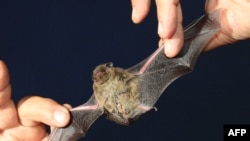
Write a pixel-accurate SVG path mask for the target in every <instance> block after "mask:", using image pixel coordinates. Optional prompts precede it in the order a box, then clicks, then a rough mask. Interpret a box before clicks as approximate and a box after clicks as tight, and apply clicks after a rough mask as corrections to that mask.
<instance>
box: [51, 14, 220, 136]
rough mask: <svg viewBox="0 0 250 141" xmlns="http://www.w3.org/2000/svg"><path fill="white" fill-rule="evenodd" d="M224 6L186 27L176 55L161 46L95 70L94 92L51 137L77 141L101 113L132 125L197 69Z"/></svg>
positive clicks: (216, 29)
mask: <svg viewBox="0 0 250 141" xmlns="http://www.w3.org/2000/svg"><path fill="white" fill-rule="evenodd" d="M219 20H220V10H217V11H214V12H212V13H210V14H207V15H204V16H202V17H201V18H199V19H198V20H196V21H194V22H193V23H192V24H190V25H189V26H187V27H186V28H185V29H184V46H183V49H182V50H181V52H180V53H179V54H178V55H177V56H176V57H175V58H168V57H166V56H165V54H164V47H163V46H161V47H159V48H158V49H157V50H156V51H155V52H154V53H153V54H152V55H151V56H149V57H148V58H147V59H145V60H144V61H142V62H140V63H139V64H137V65H135V66H133V67H131V68H129V69H122V68H117V67H113V64H112V63H106V64H102V65H99V66H97V67H96V68H95V70H94V71H93V82H94V83H93V90H94V94H93V95H92V96H91V98H90V99H89V100H88V101H87V102H86V103H85V104H83V105H80V106H78V107H75V108H73V109H71V110H70V112H71V116H72V118H71V122H70V124H69V125H68V126H67V127H64V128H55V129H54V130H53V131H52V133H51V134H50V136H49V141H75V140H77V139H79V138H81V137H84V136H85V135H86V132H87V130H88V129H89V127H90V126H91V125H92V123H93V122H94V121H95V120H96V119H97V118H99V117H100V116H101V115H103V114H106V115H107V118H108V119H110V120H112V121H115V122H117V123H119V124H123V125H129V124H131V123H132V122H133V121H135V120H136V119H138V117H139V116H140V115H141V114H143V113H145V112H147V111H149V110H151V109H153V108H154V104H155V103H156V102H157V100H158V99H159V97H160V95H161V94H162V93H163V91H164V90H165V89H166V88H167V86H169V85H170V84H171V83H172V82H173V81H174V80H176V79H177V78H178V77H180V76H182V75H184V74H187V73H189V72H191V71H192V70H193V67H194V65H195V62H196V60H197V58H198V56H199V54H200V53H201V51H202V50H203V48H204V47H205V46H206V45H207V43H208V42H209V41H210V40H211V39H212V38H213V37H214V36H215V35H216V33H217V32H218V31H219V30H220V24H219Z"/></svg>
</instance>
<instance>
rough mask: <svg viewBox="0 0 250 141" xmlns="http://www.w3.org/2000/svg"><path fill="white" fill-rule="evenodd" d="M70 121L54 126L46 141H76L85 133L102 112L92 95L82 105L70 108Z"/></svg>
mask: <svg viewBox="0 0 250 141" xmlns="http://www.w3.org/2000/svg"><path fill="white" fill-rule="evenodd" d="M70 113H71V116H72V117H71V122H70V123H69V125H68V126H66V127H63V128H55V129H54V130H53V131H52V133H51V134H50V136H49V139H48V141H76V140H77V139H79V138H82V137H84V136H85V135H86V132H87V130H88V129H89V127H90V126H91V125H92V124H93V122H94V121H95V120H96V119H97V118H98V117H100V116H101V115H102V114H103V113H104V112H103V109H100V108H99V107H98V105H97V104H96V101H95V97H94V96H93V95H92V97H91V98H90V99H89V100H88V101H87V102H86V103H85V104H83V105H80V106H78V107H75V108H73V109H71V110H70Z"/></svg>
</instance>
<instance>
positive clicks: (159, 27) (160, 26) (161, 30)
mask: <svg viewBox="0 0 250 141" xmlns="http://www.w3.org/2000/svg"><path fill="white" fill-rule="evenodd" d="M158 34H159V36H161V35H162V34H163V25H162V23H161V22H159V23H158Z"/></svg>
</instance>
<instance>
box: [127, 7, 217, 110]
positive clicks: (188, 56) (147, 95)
mask: <svg viewBox="0 0 250 141" xmlns="http://www.w3.org/2000/svg"><path fill="white" fill-rule="evenodd" d="M219 20H220V10H216V11H214V12H212V13H210V14H207V15H204V16H202V17H201V18H199V19H198V20H196V21H194V22H193V23H192V24H190V25H189V26H187V27H186V28H185V29H184V46H183V49H182V50H181V52H180V53H179V55H177V57H175V58H168V57H166V56H165V54H164V48H163V46H162V47H160V48H158V49H157V50H156V51H155V52H154V53H153V54H152V55H151V56H150V57H148V58H147V59H145V60H144V61H142V62H141V63H139V64H137V65H135V66H133V67H131V68H129V69H128V71H129V72H132V73H134V74H136V75H138V77H139V87H138V91H139V93H140V96H141V104H142V105H143V106H146V107H148V108H149V109H150V108H152V107H153V106H154V104H155V103H156V101H157V100H158V98H159V97H160V95H161V94H162V93H163V91H164V90H165V89H166V87H167V86H169V85H170V84H171V83H172V82H173V81H174V80H176V79H177V78H178V77H180V76H182V75H184V74H187V73H189V72H191V71H192V70H193V67H194V64H195V62H196V60H197V58H198V56H199V54H200V53H201V51H202V50H203V48H204V47H205V46H206V45H207V43H208V42H209V41H210V40H211V39H212V38H213V37H214V36H215V34H216V33H217V32H218V31H219V30H220V24H219Z"/></svg>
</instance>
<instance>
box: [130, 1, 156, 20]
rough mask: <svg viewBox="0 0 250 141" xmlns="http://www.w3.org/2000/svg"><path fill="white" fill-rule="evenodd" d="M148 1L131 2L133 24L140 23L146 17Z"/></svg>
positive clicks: (148, 7)
mask: <svg viewBox="0 0 250 141" xmlns="http://www.w3.org/2000/svg"><path fill="white" fill-rule="evenodd" d="M150 3H151V1H150V0H131V4H132V16H131V17H132V21H133V23H135V24H138V23H140V22H142V20H143V19H144V18H145V17H146V16H147V15H148V13H149V9H150Z"/></svg>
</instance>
